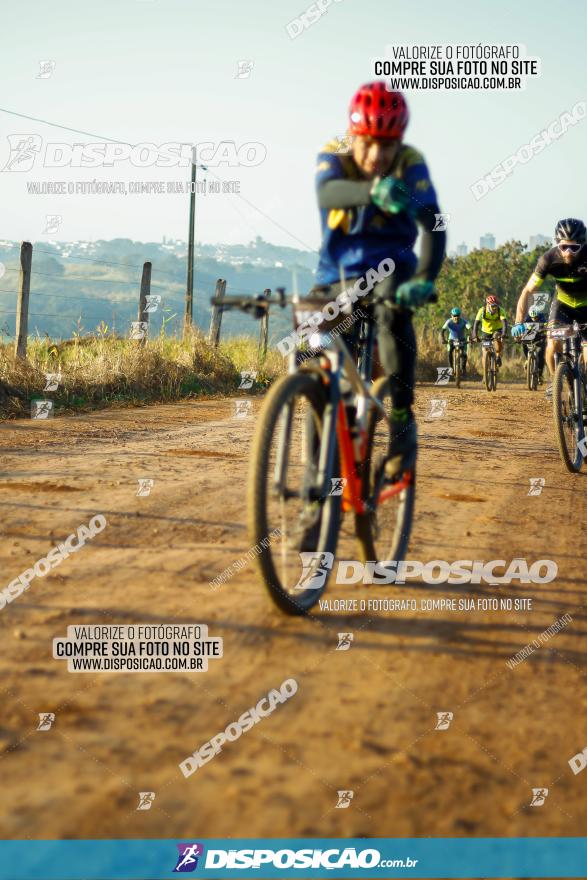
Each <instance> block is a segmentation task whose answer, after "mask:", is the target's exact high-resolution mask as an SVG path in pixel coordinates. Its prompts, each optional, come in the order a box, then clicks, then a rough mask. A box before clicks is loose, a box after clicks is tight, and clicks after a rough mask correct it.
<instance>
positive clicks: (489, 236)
mask: <svg viewBox="0 0 587 880" xmlns="http://www.w3.org/2000/svg"><path fill="white" fill-rule="evenodd" d="M479 247H480V248H487V250H489V251H494V250H495V235H493V233H492V232H486V233H485V235H482V236H481V238H480V239H479Z"/></svg>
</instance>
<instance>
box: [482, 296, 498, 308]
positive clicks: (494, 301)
mask: <svg viewBox="0 0 587 880" xmlns="http://www.w3.org/2000/svg"><path fill="white" fill-rule="evenodd" d="M485 302H486V303H487V305H488V306H498V305H499V299H498V298H497V297H496V296H493V295H490V296H487V297H485Z"/></svg>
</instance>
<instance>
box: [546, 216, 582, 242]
mask: <svg viewBox="0 0 587 880" xmlns="http://www.w3.org/2000/svg"><path fill="white" fill-rule="evenodd" d="M586 233H587V230H586V229H585V224H584V223H583V221H582V220H576V219H575V218H574V217H567V218H566V220H559V221H558V223H557V224H556V229H555V230H554V240H555V241H564V240H566V241H576V242H581V243H582V242H584V241H585V235H586Z"/></svg>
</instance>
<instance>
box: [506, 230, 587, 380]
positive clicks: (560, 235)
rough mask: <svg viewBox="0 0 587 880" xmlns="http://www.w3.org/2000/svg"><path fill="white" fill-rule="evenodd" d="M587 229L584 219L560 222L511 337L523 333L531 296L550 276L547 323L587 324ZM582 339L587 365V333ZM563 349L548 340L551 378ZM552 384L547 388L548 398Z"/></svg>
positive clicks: (523, 297)
mask: <svg viewBox="0 0 587 880" xmlns="http://www.w3.org/2000/svg"><path fill="white" fill-rule="evenodd" d="M586 235H587V230H586V229H585V224H584V223H583V221H582V220H577V219H576V218H574V217H567V218H566V219H565V220H559V222H558V223H557V224H556V228H555V230H554V240H555V245H554V247H552V248H550V250H548V251H546V253H544V254H542V256H541V257H540V258H539V259H538V262H537V263H536V268H535V269H534V272H533V273H532V275H531V276H530V278H529V280H528V283H527V284H526V286H525V287H524V289H523V290H522V293H521V294H520V298H519V300H518V305H517V309H516V324H515V325H514V327H513V328H512V336H521V335H522V334H523V333H524V315H525V314H526V310H527V308H528V299H529V297H530V294H532V293H534V291H535V290H538V288H539V287H540V286H541V284H542V283H543V281H544V279H545V278H546V277H547V276H548V275H551V276H552V277H553V278H554V281H555V296H554V298H553V300H552V303H551V306H550V315H549V316H548V323H549V325H550V324H553V325H554V324H559V325H560V324H572V323H573V321H577V322H578V323H579V324H585V323H587V247H585V238H586ZM581 336H582V340H583V360H584V363H585V365H586V366H587V330H582V331H581ZM560 350H561V343H560V342H559V341H557V340H554V339H549V340H548V342H547V345H546V363H547V364H548V370H549V372H550V375H551V376H552V375H553V374H554V353H555V351H560ZM551 390H552V385H549V386H548V388H547V389H546V394H547V395H549V394H550V392H551Z"/></svg>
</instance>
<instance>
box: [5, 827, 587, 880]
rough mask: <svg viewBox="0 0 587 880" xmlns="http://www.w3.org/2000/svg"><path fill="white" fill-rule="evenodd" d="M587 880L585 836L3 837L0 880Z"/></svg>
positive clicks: (586, 839)
mask: <svg viewBox="0 0 587 880" xmlns="http://www.w3.org/2000/svg"><path fill="white" fill-rule="evenodd" d="M181 874H186V875H187V874H191V875H192V876H193V877H194V878H197V877H198V876H199V877H211V878H213V877H221V878H232V877H245V878H246V877H251V876H252V877H267V878H281V877H283V878H290V877H299V878H312V877H330V878H339V877H340V878H343V877H363V878H371V877H375V878H379V880H386V878H392V877H412V878H423V877H455V878H456V877H465V878H469V880H473V878H481V877H502V878H509V877H516V878H518V877H583V878H586V877H587V838H584V837H518V838H467V839H465V838H438V837H435V838H395V839H394V838H353V839H346V840H337V839H316V838H310V839H308V838H305V839H292V838H289V839H288V838H265V839H255V840H251V839H236V840H235V839H231V838H222V839H214V840H202V839H200V840H193V839H189V838H184V839H183V840H23V841H19V840H10V841H9V840H2V841H0V880H163V878H173V877H178V876H179V875H181Z"/></svg>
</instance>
